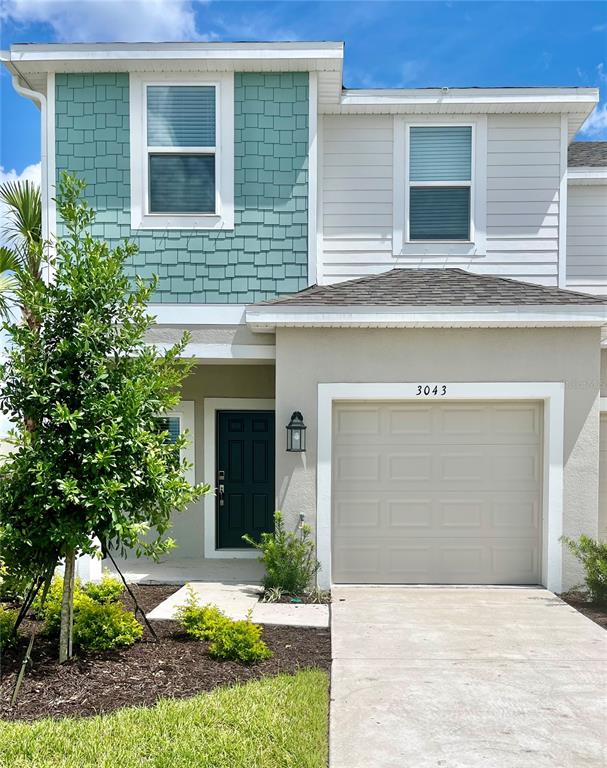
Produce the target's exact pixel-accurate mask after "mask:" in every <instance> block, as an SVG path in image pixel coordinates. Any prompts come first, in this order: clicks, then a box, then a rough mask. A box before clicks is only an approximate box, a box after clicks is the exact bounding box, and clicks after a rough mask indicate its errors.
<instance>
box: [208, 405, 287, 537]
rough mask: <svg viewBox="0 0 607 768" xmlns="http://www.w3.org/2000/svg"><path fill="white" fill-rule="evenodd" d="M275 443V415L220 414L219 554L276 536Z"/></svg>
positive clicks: (263, 412) (260, 412)
mask: <svg viewBox="0 0 607 768" xmlns="http://www.w3.org/2000/svg"><path fill="white" fill-rule="evenodd" d="M274 442H275V441H274V411H218V413H217V478H216V479H217V489H218V491H217V494H216V510H217V548H218V549H232V548H235V547H237V548H242V547H247V546H248V545H247V544H245V542H244V541H243V540H242V535H243V534H244V533H249V534H251V536H253V538H254V539H259V536H260V534H261V533H263V532H264V531H273V530H274V460H275V456H274V453H275V452H274ZM222 486H223V489H222Z"/></svg>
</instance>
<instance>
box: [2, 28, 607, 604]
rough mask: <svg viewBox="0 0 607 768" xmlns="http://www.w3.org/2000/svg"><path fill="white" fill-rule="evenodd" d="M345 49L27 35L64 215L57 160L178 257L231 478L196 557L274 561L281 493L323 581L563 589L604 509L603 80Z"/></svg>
mask: <svg viewBox="0 0 607 768" xmlns="http://www.w3.org/2000/svg"><path fill="white" fill-rule="evenodd" d="M343 55H344V54H343V46H342V44H340V43H264V44H261V43H239V44H231V43H212V44H211V43H209V44H207V43H183V44H114V45H17V46H13V47H12V49H11V51H10V52H6V53H4V54H3V56H2V58H3V60H4V63H5V65H6V66H7V67H8V68H9V70H10V71H11V73H12V75H13V82H14V85H15V88H16V89H17V90H18V91H19V92H21V93H22V94H23V95H24V96H26V97H28V98H31V99H32V100H34V101H35V102H36V103H38V104H39V105H40V107H41V120H42V161H43V187H42V192H43V198H44V230H45V234H46V235H47V236H48V237H50V238H52V237H54V236H56V235H59V236H60V235H61V222H58V221H57V218H56V212H55V207H54V203H53V199H52V198H53V196H54V188H55V185H56V183H57V178H58V175H59V174H60V173H61V172H62V171H68V172H70V173H73V174H76V175H78V176H80V177H82V178H84V179H85V181H86V182H87V190H86V195H87V198H88V199H89V200H90V202H91V204H92V205H93V207H94V208H95V209H96V211H97V219H96V223H95V225H94V233H95V234H96V235H98V236H100V237H103V238H105V239H107V240H108V241H109V242H110V243H112V244H115V243H118V242H119V241H120V240H122V239H124V238H129V239H131V240H133V241H135V242H136V243H137V244H138V246H139V252H138V254H137V255H136V256H135V257H134V258H133V260H132V263H130V264H129V270H130V273H131V274H132V275H133V276H134V275H135V274H138V275H141V276H142V277H151V276H152V275H153V274H155V275H157V276H158V278H159V281H158V290H157V293H156V295H155V296H154V301H153V303H152V305H151V309H152V311H153V313H154V314H155V316H156V318H157V324H156V326H155V327H154V328H153V329H152V331H151V332H150V335H149V341H150V343H155V344H157V345H159V346H162V345H163V344H170V343H172V342H173V341H175V340H176V339H177V338H178V337H179V336H180V334H181V332H182V331H183V330H184V329H187V330H189V331H190V333H191V336H192V338H191V343H190V345H189V347H188V350H187V354H189V355H192V356H194V357H195V358H196V360H197V366H196V369H195V371H194V372H193V373H192V375H191V376H190V377H189V379H188V380H187V381H186V383H185V386H184V392H183V402H182V404H181V406H180V407H179V408H178V409H176V411H175V412H174V413H171V414H168V415H166V418H167V419H168V425H169V427H170V429H172V430H173V431H174V432H175V433H176V432H178V431H179V430H183V429H186V428H187V429H189V431H190V436H191V445H190V447H189V448H188V455H189V458H190V459H191V461H192V465H193V467H192V471H191V477H192V479H196V480H203V479H204V480H206V481H207V482H210V483H212V485H213V486H214V489H215V493H214V494H213V495H209V496H207V497H205V498H204V499H203V500H202V501H201V502H200V503H199V504H196V505H193V506H192V508H191V509H190V510H188V512H187V513H185V514H184V515H181V516H179V517H176V519H175V527H174V532H173V533H174V537H175V538H176V539H177V542H178V544H179V548H178V550H177V551H176V553H175V556H174V558H175V562H176V563H177V562H179V563H181V564H183V563H190V564H191V563H201V564H206V566H208V568H211V567H214V568H215V573H218V574H220V575H221V576H222V577H224V578H229V577H230V574H231V575H233V576H234V578H238V579H240V580H243V579H254V578H256V577H257V576H258V575H259V570H258V566H257V563H256V562H255V559H254V558H255V552H253V551H252V550H251V549H249V548H247V547H245V546H244V544H243V542H242V538H241V537H242V535H243V534H244V533H251V534H253V535H254V536H255V535H259V533H261V532H262V531H264V530H270V529H271V527H272V513H273V511H274V510H275V509H282V510H283V511H284V513H285V516H286V519H287V523H288V525H290V526H292V527H294V526H296V525H298V524H299V523H300V522H301V521H302V520H303V521H306V522H308V523H310V524H311V526H312V528H313V530H314V536H315V540H316V546H317V553H318V557H319V560H320V562H321V570H320V572H319V583H320V584H321V585H322V586H329V585H330V584H332V583H455V584H458V583H466V584H468V583H492V584H493V583H497V584H543V585H545V586H547V587H549V588H550V589H552V590H554V591H560V590H561V589H563V588H565V587H569V586H571V585H573V584H574V583H576V582H577V581H579V571H578V570H577V566H576V564H575V563H574V562H573V561H572V560H571V559H570V558H569V557H568V555H567V554H566V553H565V552H564V551H563V546H562V544H561V542H560V537H561V535H563V534H566V535H570V536H577V535H579V534H580V533H586V534H589V535H592V536H597V535H601V536H605V535H606V534H607V506H606V501H605V500H606V499H607V421H604V420H603V419H602V417H601V412H602V410H603V409H605V410H606V411H607V405H606V403H607V399H604V398H607V352H603V351H602V346H601V345H602V333H603V331H602V328H603V326H604V325H605V323H607V296H606V294H607V216H606V213H607V157H606V153H605V145H604V144H602V143H591V142H589V143H579V142H574V141H573V137H574V136H575V134H576V133H577V131H578V130H579V128H580V127H581V125H582V124H583V122H584V121H585V119H586V118H587V117H588V115H589V114H590V112H591V111H592V109H593V108H594V106H595V105H596V103H597V101H598V93H597V91H596V89H589V88H495V89H490V88H466V89H460V88H448V87H445V88H435V89H407V90H400V89H378V90H370V91H369V90H366V91H356V90H348V89H344V88H343V86H342V79H343V77H342V69H343ZM602 395H603V396H602ZM604 424H605V425H606V426H603V425H604ZM303 427H305V429H304V428H303ZM601 432H603V434H602V438H601V434H600V433H601ZM210 572H211V571H209V573H210ZM150 573H151V574H153V566H150Z"/></svg>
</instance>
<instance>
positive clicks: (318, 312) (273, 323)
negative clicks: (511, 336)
mask: <svg viewBox="0 0 607 768" xmlns="http://www.w3.org/2000/svg"><path fill="white" fill-rule="evenodd" d="M246 321H247V324H248V325H249V327H250V328H251V329H252V330H253V331H256V332H260V333H261V332H263V333H267V332H271V331H273V330H274V329H275V328H297V327H300V328H327V327H329V328H492V327H493V328H527V327H529V328H535V327H549V328H554V327H573V326H578V327H580V326H581V327H601V326H603V325H605V324H607V305H606V306H605V307H602V306H600V305H582V304H580V305H573V306H566V305H565V306H563V305H558V306H557V305H545V306H539V305H538V306H531V305H530V306H476V307H461V306H436V307H429V308H424V307H412V306H401V307H377V306H342V307H311V306H306V307H301V306H300V307H288V306H276V305H275V306H271V305H268V306H265V307H260V306H252V307H248V308H247V310H246Z"/></svg>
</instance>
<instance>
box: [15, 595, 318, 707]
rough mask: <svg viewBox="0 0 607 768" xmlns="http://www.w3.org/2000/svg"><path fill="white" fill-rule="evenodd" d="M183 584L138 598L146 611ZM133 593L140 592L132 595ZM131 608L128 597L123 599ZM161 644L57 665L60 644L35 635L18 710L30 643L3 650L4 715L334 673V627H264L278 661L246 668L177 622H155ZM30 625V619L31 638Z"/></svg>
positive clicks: (137, 701)
mask: <svg viewBox="0 0 607 768" xmlns="http://www.w3.org/2000/svg"><path fill="white" fill-rule="evenodd" d="M176 589H177V587H167V586H164V585H163V586H145V587H144V586H140V587H137V588H136V594H137V599H138V601H139V603H140V605H141V606H142V608H143V609H144V610H146V611H149V610H151V608H153V607H154V606H156V605H157V604H158V603H159V602H160V601H161V600H164V599H165V598H166V597H168V596H169V595H170V594H172V592H174V591H175V590H176ZM133 591H135V589H134V590H133ZM125 603H126V604H127V605H128V607H129V608H130V607H131V605H130V598H125ZM153 626H154V629H155V630H156V632H157V634H158V635H159V637H160V639H161V642H160V643H159V644H157V643H155V642H153V640H152V638H151V637H150V635H149V633H148V631H147V630H146V632H145V635H144V638H143V640H142V641H141V642H139V643H136V644H135V645H134V646H133V647H132V648H126V649H124V650H121V651H111V652H107V653H99V654H88V655H83V656H81V657H76V658H74V659H72V660H71V661H70V662H68V663H67V664H64V665H61V666H60V665H59V664H58V663H57V661H56V658H57V641H56V640H48V639H46V638H44V637H42V636H40V635H39V636H38V637H37V638H36V643H35V645H34V653H33V667H32V669H30V670H29V671H28V672H27V674H26V676H25V680H24V682H23V686H22V688H21V691H20V693H19V699H18V701H17V704H16V706H15V707H14V708H13V709H11V708H10V706H9V702H10V697H11V694H12V690H13V686H14V683H15V677H16V674H17V671H18V668H19V666H20V664H21V659H22V657H23V652H24V650H25V647H26V645H27V637H25V638H24V639H23V640H22V642H21V645H20V648H19V649H18V650H17V651H12V652H5V653H3V655H2V659H1V662H2V663H1V666H0V718H4V719H6V720H36V719H38V718H41V717H66V716H69V717H77V716H88V715H96V714H100V713H104V712H112V711H113V710H116V709H119V708H121V707H128V706H134V705H140V706H150V705H152V704H154V703H155V702H156V701H158V700H159V699H161V698H169V697H170V698H178V699H181V698H187V697H190V696H194V695H195V694H197V693H201V692H203V691H209V690H211V689H213V688H215V687H217V686H220V685H232V684H234V683H241V682H247V681H249V680H254V679H258V678H261V677H269V676H272V675H277V674H279V673H283V672H287V673H293V672H296V671H297V670H299V669H306V668H310V667H317V668H320V669H325V670H329V668H330V665H331V641H330V634H329V630H328V629H311V628H302V627H273V626H268V627H264V630H263V638H264V640H265V641H266V643H267V644H268V646H269V647H270V649H271V650H272V651H273V653H274V655H273V656H272V658H270V659H267V660H266V661H262V662H261V663H259V664H256V665H252V666H246V665H243V664H239V663H237V662H231V661H215V660H214V659H212V658H211V657H210V656H209V655H208V654H207V652H206V644H205V643H201V642H197V641H193V640H189V639H187V638H186V637H185V635H183V634H182V633H181V631H180V629H179V627H178V625H177V624H176V623H175V622H173V621H154V622H153ZM31 627H32V623H31V622H24V624H23V631H24V634H26V635H27V636H29V631H30V629H31Z"/></svg>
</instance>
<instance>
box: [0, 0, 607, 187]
mask: <svg viewBox="0 0 607 768" xmlns="http://www.w3.org/2000/svg"><path fill="white" fill-rule="evenodd" d="M0 23H1V32H0V45H1V47H2V48H4V49H5V48H7V47H9V46H10V44H11V43H13V42H73V41H77V42H81V41H118V40H185V39H188V40H281V39H285V40H343V41H345V43H346V52H345V68H344V83H345V85H346V86H347V87H351V88H356V87H358V88H372V87H382V86H386V87H389V86H401V87H404V86H411V87H415V86H432V85H433V86H442V85H449V86H466V85H477V86H483V85H485V86H496V85H584V86H588V85H592V86H599V87H601V88H602V90H603V91H604V93H603V94H602V105H601V106H600V108H599V111H598V112H597V114H596V115H595V117H594V118H593V119H592V120H591V122H590V124H589V125H588V128H587V130H586V131H585V132H584V133H583V134H582V135H580V136H579V138H584V139H607V104H606V103H605V102H606V100H607V3H606V2H604V1H603V2H583V1H582V0H577V2H557V1H556V0H553V1H552V2H515V1H514V0H511V1H510V2H464V1H463V0H462V2H459V1H458V0H454V1H452V2H434V1H433V0H427V1H425V2H424V1H418V2H405V1H401V2H380V1H376V2H354V1H352V0H349V1H348V2H333V1H330V0H326V1H324V2H303V1H297V0H283V1H282V2H253V1H251V2H225V1H219V0H218V1H217V2H196V1H195V0H0ZM0 86H1V91H0V96H1V99H2V101H1V107H2V109H1V124H0V130H1V133H0V165H1V166H2V168H3V171H2V176H3V177H6V176H7V174H10V175H11V176H13V177H14V176H19V175H21V174H23V173H24V172H25V175H28V174H29V175H34V174H35V172H36V169H35V164H36V163H38V161H39V158H40V150H39V115H38V112H37V110H36V108H35V107H34V106H33V105H32V104H31V103H30V102H28V101H26V100H24V99H23V98H21V97H19V96H17V95H16V94H15V93H14V91H13V90H12V88H11V84H10V78H9V77H8V75H7V73H6V72H4V71H3V72H2V75H1V77H0ZM32 166H34V168H32ZM12 172H14V173H12Z"/></svg>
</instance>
